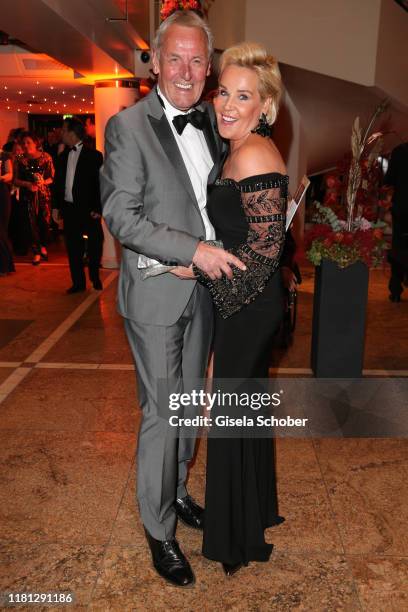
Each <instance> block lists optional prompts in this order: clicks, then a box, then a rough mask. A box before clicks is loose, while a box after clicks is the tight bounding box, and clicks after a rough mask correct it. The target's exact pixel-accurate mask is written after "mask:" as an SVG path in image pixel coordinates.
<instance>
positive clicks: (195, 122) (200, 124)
mask: <svg viewBox="0 0 408 612" xmlns="http://www.w3.org/2000/svg"><path fill="white" fill-rule="evenodd" d="M205 118H206V113H205V112H203V111H199V110H197V109H195V110H193V111H192V112H191V113H187V114H186V115H176V116H175V117H174V119H173V125H174V127H175V128H176V130H177V132H178V133H179V134H180V136H181V134H182V133H183V131H184V128H185V127H186V125H187V123H191V125H192V126H193V127H195V128H197V130H202V129H203V128H204V124H205Z"/></svg>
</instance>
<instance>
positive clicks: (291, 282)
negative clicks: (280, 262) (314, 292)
mask: <svg viewBox="0 0 408 612" xmlns="http://www.w3.org/2000/svg"><path fill="white" fill-rule="evenodd" d="M281 272H282V282H283V286H284V287H285V289H287V290H288V291H296V285H297V283H296V276H295V274H294V272H292V270H291V269H290V268H287V267H286V266H282V268H281Z"/></svg>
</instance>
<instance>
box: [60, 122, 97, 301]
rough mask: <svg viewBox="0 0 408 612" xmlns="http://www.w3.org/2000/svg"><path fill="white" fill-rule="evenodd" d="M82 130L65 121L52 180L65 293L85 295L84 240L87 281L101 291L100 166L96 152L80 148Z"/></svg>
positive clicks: (81, 127)
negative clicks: (60, 224) (66, 276)
mask: <svg viewBox="0 0 408 612" xmlns="http://www.w3.org/2000/svg"><path fill="white" fill-rule="evenodd" d="M84 138H85V127H84V124H83V123H82V121H81V120H80V119H78V118H76V117H72V118H70V119H66V120H65V121H64V123H63V126H62V140H63V142H64V144H65V145H66V146H65V149H64V151H63V152H62V153H61V154H60V155H59V156H58V161H57V169H56V180H55V189H54V194H55V205H56V208H57V209H59V211H60V214H61V215H62V218H63V221H64V235H65V243H66V247H67V252H68V259H69V269H70V272H71V278H72V287H70V288H69V289H67V293H68V294H71V293H78V292H81V291H85V289H86V279H85V272H84V253H85V238H84V236H87V237H88V244H87V246H88V268H89V279H90V281H91V283H92V284H93V287H94V289H97V290H101V289H102V282H101V280H100V278H99V268H100V263H101V258H102V248H103V230H102V224H101V198H100V188H99V168H100V167H101V165H102V162H103V156H102V153H101V152H100V151H96V150H93V149H89V148H87V147H85V146H84Z"/></svg>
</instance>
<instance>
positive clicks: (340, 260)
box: [305, 100, 388, 268]
mask: <svg viewBox="0 0 408 612" xmlns="http://www.w3.org/2000/svg"><path fill="white" fill-rule="evenodd" d="M387 106H388V101H387V100H384V101H383V102H381V104H380V105H379V106H378V107H377V108H376V110H375V112H374V113H373V115H372V117H371V119H370V121H369V124H368V126H367V128H366V129H365V131H364V133H363V131H362V129H361V127H360V120H359V117H357V118H356V120H355V121H354V124H353V129H352V135H351V155H349V156H346V157H345V159H344V160H342V161H341V162H340V163H339V164H338V165H337V168H336V170H335V171H334V172H331V173H330V174H329V175H327V176H326V181H325V182H326V193H325V197H324V201H323V204H321V203H320V202H315V203H314V215H313V218H312V220H313V222H314V225H313V226H312V228H311V229H309V230H308V231H307V232H306V234H305V251H306V254H307V257H308V259H309V260H310V261H311V262H312V263H313V264H314V265H315V266H318V265H320V263H321V261H322V260H323V259H329V260H331V261H334V262H336V263H337V264H338V266H339V267H340V268H345V267H347V266H350V265H352V264H353V263H356V262H357V261H362V262H364V263H365V264H366V265H367V266H368V267H372V266H378V265H381V263H382V262H383V261H384V254H385V249H386V248H387V243H386V240H385V239H384V232H383V230H384V227H385V226H386V224H385V223H384V222H383V221H382V220H381V210H382V209H384V208H386V207H387V206H388V201H387V195H388V190H387V189H385V188H383V187H382V186H381V179H382V173H381V170H380V167H379V164H378V161H377V160H378V156H379V154H380V150H381V147H382V133H381V132H376V133H373V134H371V135H370V130H371V128H372V127H373V125H374V123H375V122H376V120H377V119H378V117H379V116H380V114H382V113H383V112H384V111H385V110H386V108H387Z"/></svg>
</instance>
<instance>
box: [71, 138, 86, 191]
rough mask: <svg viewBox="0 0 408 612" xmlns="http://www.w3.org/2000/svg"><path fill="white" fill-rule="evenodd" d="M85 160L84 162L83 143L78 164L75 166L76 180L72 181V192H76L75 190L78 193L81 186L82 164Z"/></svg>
mask: <svg viewBox="0 0 408 612" xmlns="http://www.w3.org/2000/svg"><path fill="white" fill-rule="evenodd" d="M83 162H84V145H82V147H81V151H80V153H79V156H78V161H77V165H76V168H75V174H74V181H73V183H72V193H74V190H75V193H76V190H77V187H78V186H79V177H80V175H81V166H82V164H83Z"/></svg>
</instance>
